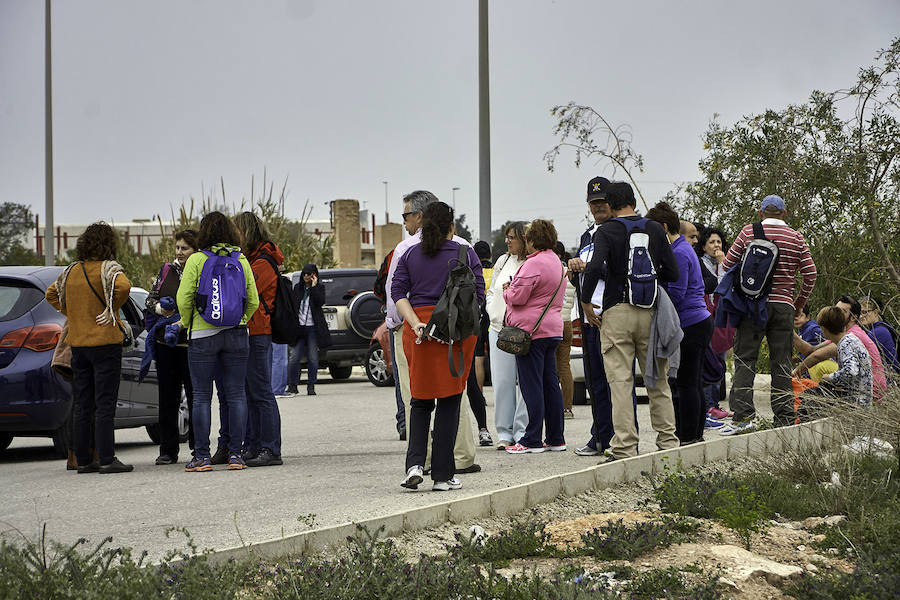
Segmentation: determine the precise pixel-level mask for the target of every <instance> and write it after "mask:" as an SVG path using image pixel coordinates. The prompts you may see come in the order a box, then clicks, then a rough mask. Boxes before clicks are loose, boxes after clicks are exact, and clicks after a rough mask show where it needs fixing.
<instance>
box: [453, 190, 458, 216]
mask: <svg viewBox="0 0 900 600" xmlns="http://www.w3.org/2000/svg"><path fill="white" fill-rule="evenodd" d="M458 189H459V188H458V187H455V188H453V189H452V190H451V195H452V198H453V212H456V190H458Z"/></svg>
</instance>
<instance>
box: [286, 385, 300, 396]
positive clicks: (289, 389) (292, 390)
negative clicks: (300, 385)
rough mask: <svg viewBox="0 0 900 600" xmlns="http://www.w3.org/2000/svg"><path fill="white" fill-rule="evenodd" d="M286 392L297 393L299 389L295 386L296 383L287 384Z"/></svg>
mask: <svg viewBox="0 0 900 600" xmlns="http://www.w3.org/2000/svg"><path fill="white" fill-rule="evenodd" d="M287 393H288V394H290V395H291V396H293V395H295V394H298V393H299V391H298V390H297V386H296V385H289V386H288V388H287Z"/></svg>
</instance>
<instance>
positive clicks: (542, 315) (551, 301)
mask: <svg viewBox="0 0 900 600" xmlns="http://www.w3.org/2000/svg"><path fill="white" fill-rule="evenodd" d="M565 280H566V271H565V269H563V275H562V278H560V280H559V283H558V284H556V291H554V292H553V295H552V296H550V302H548V303H547V306H545V307H544V310H543V312H541V316H540V317H538V320H537V323H535V324H534V327H532V329H531V335H534V332H535V331H537V328H538V327H539V326H540V324H541V321H543V320H544V315H546V314H547V311H548V310H550V305H551V304H553V301H554V300H556V295H557V294H558V293H559V288H561V287H562V283H563V281H565Z"/></svg>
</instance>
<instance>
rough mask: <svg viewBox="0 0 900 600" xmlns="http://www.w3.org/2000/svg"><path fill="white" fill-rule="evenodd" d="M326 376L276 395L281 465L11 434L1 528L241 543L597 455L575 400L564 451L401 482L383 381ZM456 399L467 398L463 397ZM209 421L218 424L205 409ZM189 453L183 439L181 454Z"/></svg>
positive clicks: (124, 443) (153, 545) (497, 457)
mask: <svg viewBox="0 0 900 600" xmlns="http://www.w3.org/2000/svg"><path fill="white" fill-rule="evenodd" d="M324 379H325V380H324V381H322V382H320V385H319V386H318V388H317V389H318V392H319V395H318V396H314V397H308V396H294V397H290V398H283V399H280V401H279V405H280V407H281V415H282V427H283V438H284V441H283V455H284V460H285V464H284V466H281V467H267V468H257V469H246V470H244V471H227V470H222V469H224V467H218V468H217V469H219V470H216V471H214V472H212V473H185V472H184V471H183V465H173V466H166V467H157V466H154V465H153V461H154V459H155V458H156V456H157V447H156V446H154V445H153V444H152V443H151V442H150V441H149V438H148V437H147V434H146V432H145V431H144V429H143V428H140V429H132V430H120V431H118V432H117V433H116V441H117V454H118V456H119V457H120V458H121V459H122V460H123V461H124V462H127V463H132V464H134V465H135V471H134V472H133V473H130V474H122V475H108V476H107V475H103V476H101V475H96V474H92V475H78V474H76V473H75V472H73V471H68V472H67V471H66V470H65V464H64V462H63V461H60V460H58V459H54V458H53V456H52V452H51V451H50V449H51V447H50V442H49V440H47V439H42V438H32V439H29V438H17V439H16V440H14V442H13V445H12V446H11V447H10V449H9V450H8V451H7V452H5V453H2V454H0V481H2V484H3V496H2V498H3V502H2V507H0V531H3V532H6V534H7V535H15V533H14V532H15V531H16V530H18V531H20V532H22V533H23V534H25V535H27V536H29V537H31V538H32V539H35V538H36V537H37V535H38V532H39V530H40V527H41V526H42V524H43V523H45V522H46V523H47V525H48V532H49V535H50V536H51V537H52V538H55V539H57V540H60V541H64V542H71V541H74V540H76V539H78V538H79V537H86V538H88V539H90V540H95V541H99V540H101V539H102V538H103V537H105V536H113V537H114V544H115V545H124V546H131V547H135V548H137V549H139V550H147V551H149V553H150V556H151V558H158V557H161V556H162V555H163V554H164V553H165V551H167V550H168V549H170V548H172V547H173V545H174V542H173V540H172V539H168V538H167V537H166V530H167V529H169V528H171V527H185V528H187V529H188V530H189V531H190V532H191V534H192V535H193V537H194V539H195V541H196V542H197V544H198V546H199V547H200V548H225V547H231V546H236V545H239V544H240V543H241V537H243V539H244V540H246V541H248V542H260V541H264V540H268V539H273V538H278V537H281V536H282V535H290V534H293V533H297V532H301V531H304V530H307V529H309V528H310V523H311V522H312V518H313V517H310V515H314V526H315V527H321V526H327V525H335V524H338V523H344V522H348V521H352V520H358V519H364V518H369V517H374V516H379V515H384V514H390V513H393V512H396V511H399V510H402V509H405V508H413V507H417V506H424V505H427V504H431V503H434V502H436V501H438V497H439V495H440V497H441V498H447V497H448V496H450V495H452V496H453V497H454V498H455V497H459V498H462V497H466V496H470V495H474V494H479V493H483V492H488V491H491V490H495V489H502V488H504V487H507V486H510V485H517V484H520V483H524V482H527V481H531V480H535V479H540V478H542V477H547V476H550V475H553V474H560V473H567V472H570V471H575V470H578V469H580V468H584V467H587V466H591V465H594V464H597V462H598V461H597V459H596V458H586V457H578V456H576V455H575V454H574V453H573V452H572V451H571V450H573V449H574V448H575V446H576V445H581V444H583V443H584V442H585V441H586V440H587V439H588V431H589V429H590V424H591V415H590V407H588V406H576V407H575V415H576V418H575V419H574V420H568V421H566V422H565V424H566V440H567V442H568V443H569V448H570V451H569V452H565V453H562V452H560V453H549V452H545V453H543V454H536V455H516V456H513V455H509V454H506V453H505V452H498V451H496V450H495V449H494V448H492V447H488V448H481V447H479V448H478V454H477V458H476V462H478V463H480V464H481V465H482V467H483V468H484V470H483V472H481V473H477V474H472V475H461V476H460V478H461V479H462V481H463V488H462V489H461V490H459V491H453V492H444V493H441V494H438V493H434V492H431V491H430V486H422V487H421V488H420V490H421V489H424V490H427V491H419V492H417V493H416V492H409V491H407V490H404V489H403V488H401V487H400V486H399V483H400V481H401V479H402V478H403V475H404V457H405V451H406V444H405V442H400V441H398V439H397V435H396V433H395V430H394V421H393V414H394V411H395V403H394V396H393V388H387V389H385V388H376V387H374V386H372V385H371V384H370V383H369V382H368V381H367V380H366V379H365V376H364V375H363V374H362V372H361V371H359V372H357V370H355V371H354V376H353V377H352V378H351V379H350V380H349V381H346V382H332V381H330V380H329V379H328V378H327V376H326V377H325V378H324ZM486 392H487V397H488V423H489V426H490V428H491V430H492V432H493V398H492V395H491V390H490V388H487V389H486ZM759 396H760V394H757V397H758V398H759ZM766 396H767V395H766ZM463 402H464V405H465V406H467V404H466V402H465V397H464V399H463ZM766 403H767V402H766ZM214 412H215V411H214ZM639 419H640V423H641V447H642V450H643V451H645V452H647V451H650V450H652V449H654V445H653V432H652V430H651V428H650V425H649V413H648V410H647V406H645V405H641V406H640V407H639ZM473 425H474V419H473ZM213 426H214V427H218V423H217V422H216V420H215V417H214V422H213ZM713 435H715V434H713ZM709 437H710V436H708V438H709ZM187 453H188V450H187V445H186V444H185V445H183V446H182V458H185V457H186V456H188V454H187Z"/></svg>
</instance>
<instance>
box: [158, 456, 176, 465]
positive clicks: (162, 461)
mask: <svg viewBox="0 0 900 600" xmlns="http://www.w3.org/2000/svg"><path fill="white" fill-rule="evenodd" d="M177 462H178V455H177V454H176V455H175V456H174V457H172V456H169V455H168V454H160V455H159V456H157V457H156V464H157V465H174V464H175V463H177Z"/></svg>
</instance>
